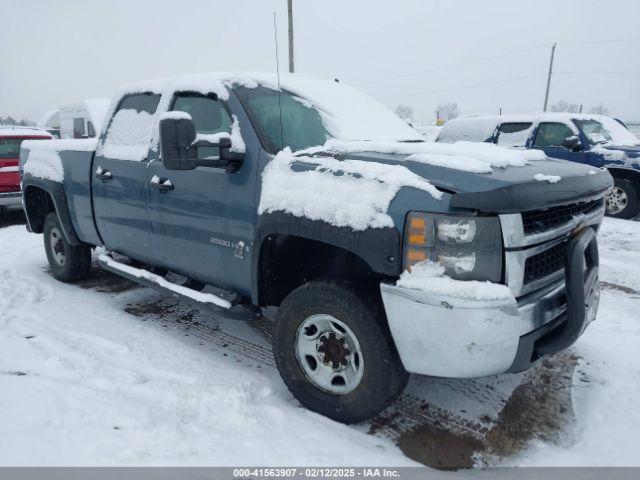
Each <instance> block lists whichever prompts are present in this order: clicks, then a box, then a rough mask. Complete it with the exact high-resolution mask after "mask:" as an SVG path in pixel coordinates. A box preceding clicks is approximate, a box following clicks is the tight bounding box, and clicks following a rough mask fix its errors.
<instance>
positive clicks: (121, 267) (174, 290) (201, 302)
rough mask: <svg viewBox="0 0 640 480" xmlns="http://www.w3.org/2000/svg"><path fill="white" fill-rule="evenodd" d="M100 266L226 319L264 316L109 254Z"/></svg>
mask: <svg viewBox="0 0 640 480" xmlns="http://www.w3.org/2000/svg"><path fill="white" fill-rule="evenodd" d="M98 264H99V265H100V267H101V268H103V269H104V270H107V271H109V272H111V273H115V274H116V275H120V276H121V277H124V278H126V279H127V280H131V281H132V282H135V283H139V284H140V285H144V286H145V287H150V288H154V289H156V290H159V291H161V292H164V293H167V294H170V295H172V296H174V297H178V298H183V299H186V300H187V301H189V302H191V303H193V304H195V305H196V306H198V307H201V308H205V309H209V310H212V311H214V312H216V313H224V316H226V317H233V318H239V319H245V320H251V319H252V318H260V317H261V316H262V314H261V310H260V307H256V306H255V305H251V304H245V303H238V302H236V301H229V300H226V299H224V298H222V297H219V296H218V295H214V294H213V293H205V292H199V291H197V290H193V289H191V288H188V287H185V286H183V285H177V284H175V283H172V282H170V281H168V280H167V279H166V278H164V277H162V276H160V275H157V274H155V273H151V272H150V271H148V270H145V269H143V268H136V267H132V266H131V265H127V264H125V263H121V262H118V261H117V260H115V259H114V258H113V257H112V256H111V255H109V254H108V253H102V254H100V255H99V256H98Z"/></svg>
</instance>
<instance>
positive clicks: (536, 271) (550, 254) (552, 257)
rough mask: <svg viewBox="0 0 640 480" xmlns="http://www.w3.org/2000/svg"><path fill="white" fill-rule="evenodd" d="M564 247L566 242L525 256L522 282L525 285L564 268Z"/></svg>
mask: <svg viewBox="0 0 640 480" xmlns="http://www.w3.org/2000/svg"><path fill="white" fill-rule="evenodd" d="M566 247H567V244H566V242H563V243H560V244H558V245H556V246H554V247H551V248H550V249H548V250H545V251H544V252H541V253H538V254H537V255H533V256H531V257H529V258H527V260H526V261H525V264H524V284H525V285H527V284H529V283H531V282H534V281H536V280H540V279H542V278H545V277H548V276H549V275H551V274H553V273H556V272H558V271H559V270H562V269H564V263H565V258H566Z"/></svg>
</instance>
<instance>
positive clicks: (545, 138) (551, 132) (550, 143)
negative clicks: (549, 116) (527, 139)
mask: <svg viewBox="0 0 640 480" xmlns="http://www.w3.org/2000/svg"><path fill="white" fill-rule="evenodd" d="M574 135H577V134H576V133H575V132H574V131H573V130H572V129H571V127H569V125H566V124H564V123H560V122H541V123H540V124H539V125H538V128H537V130H536V133H535V137H534V139H533V144H532V148H535V149H538V150H542V151H544V153H545V154H546V155H547V156H548V157H552V158H561V159H563V160H570V161H572V162H580V163H584V161H585V160H586V157H587V154H585V153H584V152H574V151H573V150H570V149H568V148H566V147H563V146H562V142H563V141H564V140H565V139H566V138H569V137H572V136H574Z"/></svg>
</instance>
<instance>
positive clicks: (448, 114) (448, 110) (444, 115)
mask: <svg viewBox="0 0 640 480" xmlns="http://www.w3.org/2000/svg"><path fill="white" fill-rule="evenodd" d="M459 115H460V110H459V109H458V104H457V103H456V102H446V103H440V104H438V109H437V110H436V118H437V121H438V123H439V124H442V123H445V122H448V121H449V120H452V119H454V118H456V117H457V116H459Z"/></svg>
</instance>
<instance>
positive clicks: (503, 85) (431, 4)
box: [0, 0, 640, 121]
mask: <svg viewBox="0 0 640 480" xmlns="http://www.w3.org/2000/svg"><path fill="white" fill-rule="evenodd" d="M293 9H294V14H293V15H294V32H295V62H296V73H297V74H301V75H306V76H314V77H324V78H339V79H340V81H342V82H346V83H349V84H351V85H353V86H355V87H358V88H360V89H362V90H364V91H365V92H367V93H368V94H370V95H372V96H373V97H375V98H377V99H378V100H380V101H381V102H383V103H384V104H385V105H386V106H388V107H389V108H391V109H394V108H395V107H397V106H398V105H399V104H405V105H408V106H410V107H411V108H412V109H413V111H414V119H415V120H425V121H428V120H433V119H434V117H435V113H434V112H435V110H436V108H437V105H438V104H439V103H442V102H457V104H458V106H459V109H460V111H461V112H462V113H463V114H492V113H498V111H499V109H500V108H502V112H503V113H527V112H533V111H540V110H542V106H543V101H544V92H545V86H546V75H547V70H548V66H549V56H550V50H551V45H552V44H553V43H554V42H558V46H557V50H556V57H555V64H554V71H555V73H554V75H553V77H552V81H551V93H550V100H549V103H550V104H553V103H555V102H557V101H558V100H561V99H564V100H565V101H568V102H571V103H576V104H583V105H584V108H585V111H586V110H588V109H589V108H591V107H594V106H599V105H600V104H601V103H602V104H604V105H605V106H606V107H607V108H608V109H609V111H610V112H611V113H612V114H613V115H616V116H618V117H620V118H623V119H626V120H636V119H637V120H640V82H639V81H638V80H639V77H640V29H639V25H640V1H639V0H608V1H603V0H597V1H596V0H552V1H551V0H535V1H525V0H505V1H502V0H495V1H494V0H482V1H477V0H476V1H473V0H394V1H378V0H350V1H345V0H322V1H320V0H293ZM273 12H276V15H277V28H278V44H279V54H280V68H281V71H282V72H286V71H287V68H288V65H287V53H288V50H287V1H286V0H235V1H222V0H180V1H176V2H170V1H168V0H154V1H150V0H109V1H104V0H0V20H1V22H0V25H1V26H0V116H6V115H12V116H13V117H16V118H22V117H28V118H30V119H32V120H37V119H38V117H39V116H40V115H41V114H43V113H44V112H45V111H47V110H50V109H54V108H57V107H59V106H60V105H64V104H66V103H71V102H73V101H76V100H79V99H82V98H94V97H111V95H112V94H113V93H114V92H115V90H116V89H117V88H118V87H119V86H121V85H123V84H126V83H129V82H132V81H137V80H145V79H151V78H157V77H164V76H173V75H181V74H189V73H198V72H212V71H236V70H237V71H267V72H274V71H275V66H276V61H275V48H274V45H275V43H274V30H273Z"/></svg>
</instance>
